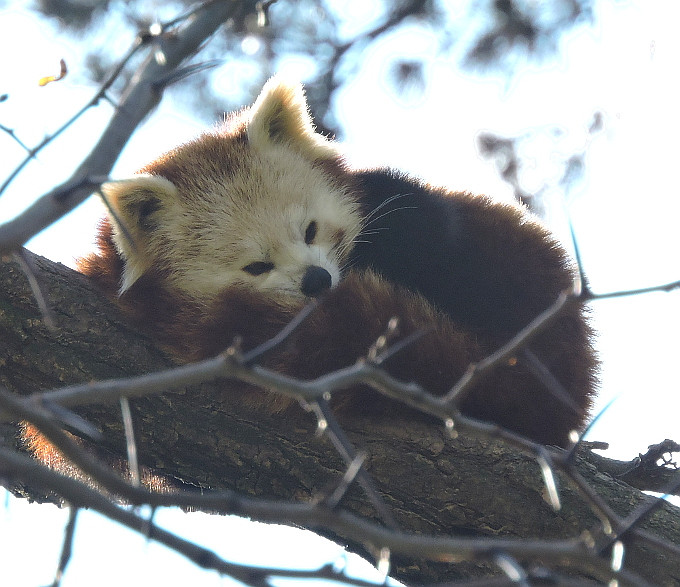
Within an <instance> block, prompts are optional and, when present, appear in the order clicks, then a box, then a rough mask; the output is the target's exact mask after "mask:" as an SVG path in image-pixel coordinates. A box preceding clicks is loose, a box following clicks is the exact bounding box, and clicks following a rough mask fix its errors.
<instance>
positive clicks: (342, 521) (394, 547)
mask: <svg viewBox="0 0 680 587" xmlns="http://www.w3.org/2000/svg"><path fill="white" fill-rule="evenodd" d="M0 475H4V476H7V477H10V476H11V477H12V478H15V479H20V480H22V481H25V482H29V481H30V483H32V484H37V485H40V486H44V487H49V488H50V489H52V490H54V491H56V492H58V493H59V494H60V495H63V496H65V497H66V498H67V499H68V501H69V502H70V503H71V504H73V505H77V506H80V507H88V508H90V509H94V510H96V511H99V512H100V513H102V514H104V515H106V516H107V517H109V518H110V519H112V520H114V521H116V522H119V523H122V524H124V525H126V526H128V527H130V528H133V529H135V530H136V531H138V532H143V531H148V521H147V520H144V519H142V518H140V517H139V516H136V515H135V514H133V513H132V512H130V511H127V510H123V509H121V508H119V507H118V506H115V505H114V504H112V503H111V502H110V501H109V500H107V499H106V498H104V497H102V496H101V495H100V494H99V493H97V492H96V491H95V490H93V489H91V488H89V487H87V486H86V485H84V484H83V483H80V482H78V481H76V480H74V479H71V478H68V477H64V476H62V475H59V474H57V473H55V472H53V471H50V470H49V469H47V468H46V467H43V466H41V465H39V464H38V463H36V462H35V461H32V460H31V459H29V458H28V457H24V456H22V455H19V454H17V453H16V452H14V451H12V450H8V449H5V448H2V447H0ZM128 490H129V496H130V497H132V496H134V501H135V502H137V503H149V504H153V505H155V506H157V507H161V506H181V507H187V506H189V507H197V506H198V507H200V508H205V509H206V510H212V511H220V512H223V513H231V514H236V515H245V516H248V517H251V518H253V519H256V520H260V521H263V522H277V523H294V524H299V525H302V526H305V527H310V526H311V527H317V528H318V527H324V528H328V529H330V530H332V531H334V532H336V533H338V534H339V535H342V536H347V537H348V538H350V539H352V540H355V541H356V542H358V543H361V544H365V545H382V547H387V548H389V549H390V551H391V552H393V553H401V554H407V555H409V556H419V557H423V558H428V559H430V560H436V561H447V560H449V561H454V560H455V561H479V560H488V561H492V560H494V559H495V558H496V557H497V555H498V553H499V552H504V553H506V554H507V555H508V556H511V557H513V558H515V559H517V560H536V559H540V560H542V561H543V562H544V563H546V562H549V561H554V562H556V563H559V564H560V565H564V564H565V561H566V564H567V565H569V566H571V567H572V568H578V565H585V566H586V567H589V568H593V569H596V570H597V571H598V572H600V573H602V574H603V575H604V576H606V577H610V578H612V579H615V578H617V579H619V580H620V581H622V585H623V584H625V585H642V586H644V585H648V584H647V583H646V582H645V581H644V580H643V579H641V578H640V577H638V576H637V575H636V574H634V573H632V572H630V571H627V570H625V569H624V570H621V571H618V572H617V571H612V570H611V569H610V567H609V562H608V561H607V560H605V559H603V558H600V557H597V556H594V554H593V551H592V550H591V549H590V548H588V547H587V546H585V544H584V543H583V542H581V541H580V540H579V539H566V540H548V539H539V540H530V539H523V538H453V537H447V536H437V537H434V536H424V535H419V534H410V533H405V532H399V531H395V530H391V529H387V528H384V527H382V526H379V525H377V524H374V523H372V522H369V521H367V520H364V519H363V518H360V517H358V516H355V515H353V514H350V513H348V512H345V511H334V510H331V509H329V508H327V507H324V506H323V504H322V503H318V504H309V503H308V504H299V503H290V502H285V501H284V502H279V501H268V500H264V499H258V498H247V497H243V496H239V495H237V494H236V493H234V492H230V491H221V492H215V493H212V494H211V493H206V494H203V495H197V494H193V493H184V492H183V493H172V494H158V493H157V494H154V493H149V492H148V491H146V490H144V489H142V488H134V487H132V486H131V485H128ZM149 534H150V538H151V539H152V540H156V541H158V542H160V543H162V544H165V545H166V546H169V547H170V548H172V549H174V550H176V551H177V552H180V553H181V554H183V555H184V556H186V557H187V558H189V559H190V560H192V561H194V562H196V563H197V564H198V565H200V566H201V567H203V568H212V569H215V570H217V571H219V572H223V573H226V574H229V575H230V576H232V577H234V578H237V579H239V580H244V579H245V570H244V569H247V570H249V571H250V570H251V568H250V567H247V566H243V565H234V564H232V563H225V562H224V561H223V560H221V559H219V557H217V556H216V555H215V554H214V553H212V552H211V551H208V550H206V549H202V548H200V547H197V546H196V545H194V544H192V543H190V542H187V541H185V540H183V539H181V538H178V537H176V536H174V535H172V534H171V533H169V532H165V531H163V530H162V529H160V528H158V527H156V526H153V527H152V529H151V531H150V533H149ZM257 572H261V573H262V574H264V575H266V576H274V575H277V576H287V577H319V575H315V574H313V573H312V572H310V571H290V572H289V571H281V570H280V569H262V570H261V571H260V570H259V569H258V570H257ZM334 578H335V579H336V580H337V579H340V578H341V579H342V580H343V581H346V578H345V577H344V576H339V575H338V574H337V573H336V575H335V576H334ZM245 582H246V583H250V581H248V580H245ZM359 584H361V585H365V584H367V583H366V582H361V583H359Z"/></svg>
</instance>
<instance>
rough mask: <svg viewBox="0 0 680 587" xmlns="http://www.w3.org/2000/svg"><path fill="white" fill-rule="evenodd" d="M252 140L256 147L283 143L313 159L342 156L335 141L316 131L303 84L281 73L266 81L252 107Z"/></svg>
mask: <svg viewBox="0 0 680 587" xmlns="http://www.w3.org/2000/svg"><path fill="white" fill-rule="evenodd" d="M248 140H249V142H250V144H251V145H253V147H255V148H256V149H262V150H266V149H268V148H271V147H272V146H273V145H282V146H287V147H290V148H292V149H295V150H296V151H298V152H299V153H301V154H303V155H305V156H306V157H309V158H310V159H312V160H319V159H321V160H327V159H337V158H338V156H339V153H338V150H337V149H336V147H335V144H334V143H333V142H332V141H329V140H328V139H326V138H325V137H323V136H322V135H321V134H319V133H317V132H315V131H314V124H313V123H312V117H311V116H310V115H309V111H308V108H307V100H306V99H305V94H304V90H303V89H302V85H301V84H299V83H290V82H286V81H284V80H282V79H281V78H277V77H273V78H271V79H270V80H269V81H268V82H267V83H266V84H265V86H264V88H262V92H261V93H260V95H259V97H258V98H257V100H256V101H255V104H253V106H252V107H251V108H250V121H249V123H248Z"/></svg>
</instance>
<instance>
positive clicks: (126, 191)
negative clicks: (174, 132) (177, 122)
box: [101, 174, 177, 293]
mask: <svg viewBox="0 0 680 587" xmlns="http://www.w3.org/2000/svg"><path fill="white" fill-rule="evenodd" d="M101 191H102V195H103V196H104V198H105V199H106V203H107V204H108V208H109V210H110V212H109V220H110V221H111V224H112V226H113V242H114V244H115V245H116V249H117V250H118V253H119V254H120V256H121V257H122V258H123V260H124V261H125V269H124V271H123V280H122V283H121V288H120V293H123V292H124V291H125V290H127V289H128V288H129V287H130V286H131V285H132V284H133V283H134V282H135V281H137V280H138V279H139V278H140V277H141V276H142V275H143V274H144V272H145V271H147V270H148V269H149V267H150V266H151V265H152V264H153V261H154V250H153V243H154V242H155V241H156V239H155V238H154V236H155V232H156V229H157V227H158V225H159V222H160V219H159V216H160V215H161V214H163V211H164V210H167V209H168V207H170V206H173V205H174V204H175V203H176V202H177V188H176V187H175V186H174V184H172V183H171V182H170V181H168V180H167V179H165V178H164V177H160V176H154V175H141V174H140V175H136V176H134V177H131V178H130V179H123V180H120V181H112V182H108V183H105V184H103V185H102V187H101Z"/></svg>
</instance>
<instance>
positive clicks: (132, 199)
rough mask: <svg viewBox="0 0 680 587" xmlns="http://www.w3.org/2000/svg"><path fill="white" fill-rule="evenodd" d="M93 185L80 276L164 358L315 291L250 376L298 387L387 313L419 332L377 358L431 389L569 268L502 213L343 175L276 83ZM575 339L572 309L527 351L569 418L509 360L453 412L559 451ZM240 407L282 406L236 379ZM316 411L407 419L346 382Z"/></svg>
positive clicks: (204, 349) (231, 335) (264, 321)
mask: <svg viewBox="0 0 680 587" xmlns="http://www.w3.org/2000/svg"><path fill="white" fill-rule="evenodd" d="M102 189H103V193H104V194H105V197H106V198H107V200H108V203H109V205H110V206H111V207H112V209H113V210H114V211H115V213H114V214H112V215H110V217H109V218H107V219H105V220H103V221H102V224H101V226H100V232H99V237H98V238H99V241H98V242H99V250H98V252H96V253H94V254H92V255H91V256H89V257H87V258H85V259H83V260H81V262H80V269H81V271H83V272H84V273H85V274H87V275H88V276H90V278H91V279H93V280H95V281H96V283H98V284H99V286H100V287H101V288H102V289H103V290H104V291H105V292H106V293H107V294H109V295H110V296H112V297H114V298H116V300H117V302H118V304H119V305H120V307H121V308H122V309H123V311H124V312H125V313H126V314H127V316H128V317H129V318H130V320H131V321H133V322H135V323H136V324H138V325H139V326H141V327H142V328H143V329H144V330H145V331H147V332H148V333H150V334H151V335H152V336H153V337H154V338H155V339H156V340H157V341H158V343H159V344H160V345H162V346H163V347H164V348H166V349H167V350H169V351H170V352H171V353H172V354H173V355H174V356H175V357H176V358H177V359H178V360H180V361H191V360H196V359H201V358H205V357H208V356H212V355H215V354H217V353H219V352H220V351H222V350H224V349H225V348H227V347H228V346H229V345H231V344H232V342H233V341H234V339H235V337H236V336H240V337H241V340H242V343H241V344H242V346H243V347H244V348H250V347H252V346H254V345H257V344H258V343H261V342H263V341H265V340H267V339H268V338H270V337H271V336H273V335H274V334H275V333H277V332H278V331H279V330H280V329H281V328H282V327H283V326H284V325H285V324H286V323H288V322H289V321H290V320H291V319H292V318H293V317H294V316H295V315H296V313H297V312H298V311H299V310H300V309H301V308H302V307H303V306H304V305H305V304H306V303H307V301H308V300H309V299H310V298H318V299H319V303H318V305H317V307H316V308H315V309H314V311H313V312H312V314H311V315H310V316H309V317H308V318H307V319H306V320H305V321H304V322H303V323H302V325H301V326H300V327H299V328H298V329H297V331H296V332H295V333H294V335H293V336H292V337H291V339H290V340H289V341H288V342H287V344H286V345H284V346H283V347H282V348H281V350H280V351H278V352H277V353H275V354H274V355H273V356H271V357H270V358H268V359H267V363H266V365H267V366H269V367H271V368H274V369H277V370H279V371H281V372H283V373H286V374H290V375H293V376H296V377H300V378H304V379H308V378H313V377H317V376H319V375H322V374H324V373H327V372H329V371H332V370H334V369H337V368H341V367H346V366H348V365H351V364H353V363H354V362H355V361H357V360H358V359H360V358H361V357H364V356H365V355H366V353H367V351H368V350H369V348H370V346H371V345H372V343H373V342H374V341H375V340H376V339H377V338H378V337H379V336H380V335H381V334H382V333H383V332H384V331H385V328H386V326H387V324H388V322H389V320H390V319H391V318H392V317H397V318H398V321H399V335H400V336H402V337H405V336H408V335H409V334H412V333H414V332H421V333H422V335H421V336H419V337H417V339H416V340H415V341H414V342H412V343H411V344H409V345H407V346H405V347H404V348H403V349H401V350H400V351H399V352H398V353H396V354H395V355H394V356H392V357H390V358H389V359H388V360H387V361H386V362H385V363H384V365H383V366H384V367H385V368H386V369H387V371H388V372H389V373H390V374H392V375H394V376H395V377H397V378H400V379H402V380H405V381H415V382H417V383H419V384H421V385H423V386H424V387H425V388H426V389H428V390H429V391H430V392H432V393H433V394H436V395H442V394H444V393H446V392H447V391H448V390H449V389H450V388H451V387H452V386H453V385H454V384H455V382H456V381H457V380H458V378H459V377H460V376H461V375H463V373H464V372H465V370H466V368H467V367H468V365H469V364H470V363H472V362H475V361H479V360H480V359H482V358H483V357H485V356H486V355H488V354H490V353H491V352H493V351H494V350H496V349H497V348H498V347H499V346H500V345H501V344H503V343H504V342H506V341H507V340H508V339H509V338H510V337H511V336H512V335H514V334H515V333H516V332H517V331H518V330H519V329H521V328H522V327H523V326H525V325H526V324H528V323H529V322H530V321H531V320H532V319H533V318H534V317H535V316H536V315H537V314H539V313H540V312H541V311H543V310H545V309H546V308H547V307H548V306H549V305H550V304H551V303H552V302H553V301H554V300H555V299H556V297H557V296H558V294H559V293H560V292H561V291H563V290H565V289H569V288H570V287H571V285H572V282H573V280H574V276H575V269H574V267H573V265H572V263H571V262H570V260H569V258H568V256H567V255H566V253H565V251H564V250H563V249H562V248H561V247H560V245H559V244H558V243H557V241H556V240H555V239H554V238H553V237H552V236H551V235H550V233H549V232H548V231H547V230H546V229H545V228H543V227H542V226H541V225H540V224H539V223H538V222H537V221H536V220H534V219H533V218H531V217H530V215H529V214H528V213H527V212H526V211H524V210H523V209H521V208H520V207H518V206H513V205H507V204H500V203H495V202H493V201H491V200H490V199H488V198H486V197H483V196H475V195H471V194H467V193H459V192H449V191H446V190H443V189H437V188H433V187H431V186H429V185H427V184H425V183H423V182H420V181H417V180H414V179H412V178H409V177H407V176H406V175H403V174H401V173H398V172H394V171H391V170H372V171H356V170H353V169H351V168H350V167H349V166H348V165H347V163H346V162H345V160H344V158H343V156H342V155H341V154H340V150H339V147H338V145H337V144H336V143H335V142H333V141H331V140H328V139H326V138H325V137H323V136H322V135H321V134H319V133H317V132H315V130H314V127H313V124H312V120H311V117H310V115H309V113H308V108H307V103H306V101H305V98H304V93H303V90H302V87H301V86H299V85H295V84H287V83H285V82H282V81H279V80H276V79H273V80H270V82H268V83H267V85H266V86H265V87H264V89H263V91H262V93H261V94H260V96H259V98H258V99H257V101H256V102H255V104H254V105H253V106H252V107H251V108H249V109H245V110H243V111H241V112H239V113H235V114H232V115H231V116H230V117H229V118H228V120H227V122H226V123H225V125H224V127H222V128H220V129H219V130H217V131H215V132H209V133H206V134H204V135H202V136H200V137H198V138H197V139H196V140H194V141H192V142H190V143H187V144H184V145H182V146H179V147H177V148H176V149H174V150H172V151H170V152H169V153H167V154H165V155H163V156H161V157H160V158H159V159H157V160H156V161H153V162H151V163H149V164H148V165H146V166H145V167H144V168H143V169H141V171H140V173H139V174H138V175H136V176H134V177H132V178H130V179H126V180H122V181H113V182H110V183H107V184H105V185H104V186H103V188H102ZM591 338H592V332H591V330H590V328H589V326H588V323H587V319H586V317H585V316H584V308H583V305H582V304H580V303H573V304H571V305H569V306H568V307H567V308H566V309H565V311H564V312H563V313H562V315H561V316H560V318H559V319H558V320H557V321H556V322H555V323H554V324H553V325H552V326H551V327H550V328H549V329H548V330H547V332H545V333H544V334H541V335H540V336H539V337H537V338H536V339H535V340H533V342H532V343H531V351H532V353H533V354H534V355H535V356H536V357H537V358H538V359H539V360H540V361H541V362H542V363H543V365H545V367H547V368H548V369H549V370H550V372H551V374H552V375H553V376H554V377H555V378H556V379H557V381H559V383H560V384H561V386H562V387H563V388H564V390H566V393H567V394H568V395H569V397H570V398H571V401H572V403H573V404H574V405H575V406H576V408H577V409H574V407H571V406H568V405H566V404H565V403H564V402H563V401H562V400H560V399H558V398H557V397H556V396H555V395H554V394H552V393H551V392H550V391H548V389H547V388H546V387H545V385H544V383H543V382H541V381H540V380H539V379H537V378H536V377H535V376H534V375H533V374H532V372H531V370H530V369H528V368H527V367H526V366H525V365H524V363H523V361H522V360H521V357H520V360H518V361H513V365H505V366H503V367H502V368H500V369H498V370H497V372H495V373H494V374H493V375H492V376H491V377H490V378H488V379H486V380H485V381H484V382H483V384H480V385H478V386H477V387H476V388H474V389H473V390H472V392H471V393H470V394H468V395H467V396H466V397H465V398H464V400H463V402H462V404H461V405H460V406H459V407H460V409H461V410H462V411H463V413H465V414H467V415H470V416H473V417H477V418H480V419H482V420H486V421H491V422H494V423H497V424H499V425H501V426H504V427H506V428H508V429H510V430H513V431H516V432H518V433H521V434H524V435H526V436H527V437H529V438H531V439H533V440H535V441H537V442H541V443H546V444H555V445H561V446H565V445H567V444H568V435H569V432H570V431H571V430H573V429H577V430H578V429H580V428H581V427H582V426H583V424H584V422H585V419H586V417H587V413H588V409H589V407H590V404H591V401H592V398H593V396H594V390H595V375H594V374H595V370H596V360H595V357H594V352H593V349H592V346H591ZM229 389H230V390H232V391H233V392H234V393H239V387H238V386H237V385H235V384H232V383H229ZM243 402H246V403H249V404H251V405H254V406H256V407H262V409H266V410H271V411H278V410H287V409H291V405H292V404H293V403H294V402H292V401H291V400H289V399H287V398H285V397H283V396H280V395H277V394H273V393H269V392H261V393H259V392H254V391H253V390H252V388H250V387H247V386H245V385H244V386H243ZM331 405H332V406H333V407H334V408H335V409H336V411H337V412H338V415H339V417H340V418H341V419H342V418H343V417H351V415H352V414H353V413H362V414H369V415H370V416H371V417H376V418H380V417H394V418H398V417H400V416H402V415H408V416H409V417H412V413H411V412H410V411H409V408H407V407H405V406H401V405H400V404H396V402H392V401H390V400H388V399H386V398H384V397H382V396H380V395H378V394H377V393H376V392H370V391H369V390H366V389H363V388H362V389H356V390H350V391H348V392H341V393H337V394H334V396H333V398H332V400H331Z"/></svg>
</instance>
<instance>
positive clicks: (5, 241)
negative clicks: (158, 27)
mask: <svg viewBox="0 0 680 587" xmlns="http://www.w3.org/2000/svg"><path fill="white" fill-rule="evenodd" d="M240 8H241V3H239V2H208V3H206V4H204V5H202V6H201V9H200V10H197V11H196V12H195V13H194V14H193V15H192V18H191V19H189V20H187V21H186V23H185V26H184V27H183V28H180V29H179V30H176V31H173V34H172V39H171V42H170V40H169V39H165V38H164V37H161V38H157V39H156V38H155V39H154V42H157V43H160V47H161V48H162V52H163V56H164V59H163V60H162V63H159V60H158V59H156V56H155V52H152V54H150V55H149V56H148V57H147V59H146V61H145V62H144V65H143V66H142V67H141V69H140V70H139V71H138V72H137V74H136V75H135V76H134V77H133V78H132V80H131V81H130V84H129V85H128V87H127V88H126V89H125V91H124V92H123V96H122V97H121V100H120V103H119V105H118V108H117V109H116V112H115V114H114V116H113V117H112V119H111V121H110V123H109V125H108V127H107V128H106V130H105V131H104V133H103V134H102V136H101V138H100V140H99V142H98V143H97V145H95V147H94V148H93V149H92V151H91V152H90V154H89V155H88V156H87V157H86V158H85V160H84V161H83V162H82V163H81V164H80V166H79V167H78V169H76V171H75V172H74V173H73V175H72V176H71V178H70V179H68V180H67V181H66V182H65V183H64V184H62V186H59V187H57V188H56V189H55V190H52V191H51V192H49V193H48V194H45V195H44V196H42V197H41V198H39V199H38V200H37V201H36V202H35V203H34V204H32V205H31V206H30V207H29V208H27V209H26V210H25V211H24V212H22V213H21V214H20V215H19V216H17V217H16V218H14V219H13V220H10V221H8V222H6V223H4V224H3V225H1V226H0V253H6V252H8V251H12V250H15V249H16V248H17V247H19V246H21V245H22V244H23V243H25V242H26V241H27V240H28V239H29V238H30V237H31V236H33V235H34V234H36V233H37V232H39V231H40V230H42V229H43V228H45V227H47V226H48V225H50V224H51V223H52V222H54V221H55V220H56V219H58V218H60V217H61V216H63V215H64V214H66V213H67V212H69V211H70V210H72V209H73V208H74V207H75V206H77V205H78V204H80V203H81V202H82V201H83V200H84V199H85V198H87V197H88V196H89V195H90V194H91V193H92V189H91V188H90V187H88V186H84V187H76V188H74V189H69V190H67V194H68V195H67V197H61V198H57V197H55V193H60V192H64V186H72V185H78V183H79V182H80V181H81V179H82V178H83V177H88V176H92V175H101V176H105V175H108V174H109V172H110V170H111V167H112V166H113V164H114V162H115V161H116V159H117V158H118V154H119V153H120V152H121V150H122V149H123V147H124V146H125V143H126V142H127V140H128V139H129V137H130V135H131V134H132V132H133V131H134V130H135V128H137V126H138V125H139V123H140V122H141V121H142V119H143V118H144V117H145V116H146V115H147V114H148V113H149V112H150V111H151V110H152V109H153V108H155V107H156V105H157V104H158V102H159V101H160V99H161V96H162V89H161V88H160V87H158V86H157V82H158V81H159V80H161V79H163V78H164V77H167V76H168V75H169V73H170V72H172V71H174V70H175V69H176V68H177V67H178V66H179V65H180V64H181V63H182V62H183V61H184V59H186V58H187V57H188V56H190V55H193V54H194V53H195V52H196V50H197V49H198V48H199V47H200V46H201V44H202V43H203V42H204V41H205V39H206V38H208V37H209V36H210V35H211V34H212V33H213V32H214V31H215V30H217V28H218V27H219V26H220V25H221V24H222V23H223V22H224V21H225V20H227V19H228V18H229V17H230V16H231V15H233V14H234V13H235V12H236V10H238V9H240ZM147 38H148V37H139V38H138V40H137V41H136V42H135V45H134V46H133V48H132V49H131V50H130V51H129V53H128V55H127V56H126V58H125V59H124V60H123V62H122V63H121V64H120V65H119V68H118V70H117V72H118V73H119V71H120V70H121V69H122V67H123V66H124V64H125V63H126V62H127V60H129V58H130V57H131V56H132V55H133V54H134V53H135V52H136V51H137V50H138V48H139V45H140V44H141V43H142V40H140V39H147ZM114 73H115V74H116V77H117V73H116V72H114ZM114 80H115V77H114V75H112V76H110V77H109V78H108V80H107V82H106V83H105V84H104V85H103V86H102V88H101V89H100V90H99V91H98V92H97V94H96V95H95V97H94V98H93V99H92V100H91V101H90V102H89V103H88V104H87V105H86V106H85V107H83V109H81V111H80V112H78V113H77V114H76V115H74V116H73V117H72V119H71V120H69V121H68V122H67V124H65V125H64V126H63V127H62V128H61V129H60V130H59V131H57V132H56V133H55V135H53V136H52V137H48V139H49V140H48V139H45V141H43V143H41V144H40V145H38V147H36V149H33V150H32V151H31V153H30V154H29V156H28V157H27V159H26V160H25V161H24V162H22V164H21V165H20V166H19V167H17V169H15V171H14V172H13V173H12V174H10V176H9V177H8V178H7V180H6V181H5V183H4V184H3V186H1V187H0V193H2V191H3V190H4V189H5V187H6V186H7V185H9V183H10V182H11V181H12V180H13V179H14V178H15V177H16V176H17V175H18V174H19V173H20V172H21V170H22V169H23V168H24V166H25V165H26V164H27V163H28V161H29V160H30V158H32V157H33V156H34V155H35V153H36V152H37V151H38V150H39V149H41V148H42V147H44V146H45V144H47V142H49V141H51V140H53V139H54V137H55V136H57V135H58V134H59V133H61V132H63V130H64V129H65V128H67V127H68V126H69V125H70V124H71V123H72V122H73V121H74V120H76V119H77V118H78V117H80V116H81V114H82V112H84V111H85V110H87V109H88V108H90V107H92V106H93V105H94V104H96V103H97V102H98V101H99V100H100V99H101V98H102V97H103V96H104V94H105V92H106V91H107V89H108V87H109V85H110V84H111V83H113V81H114ZM107 84H108V85H107Z"/></svg>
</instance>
